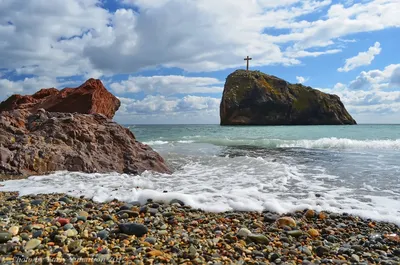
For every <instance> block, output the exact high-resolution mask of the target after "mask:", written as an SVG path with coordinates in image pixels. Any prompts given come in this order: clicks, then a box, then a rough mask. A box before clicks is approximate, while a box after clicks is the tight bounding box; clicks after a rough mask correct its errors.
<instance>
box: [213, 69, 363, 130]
mask: <svg viewBox="0 0 400 265" xmlns="http://www.w3.org/2000/svg"><path fill="white" fill-rule="evenodd" d="M220 118H221V122H220V123H221V125H341V124H356V121H355V120H354V119H353V118H352V117H351V115H350V114H349V113H348V112H347V110H346V108H345V107H344V105H343V103H342V102H341V101H340V98H339V97H338V96H336V95H331V94H327V93H323V92H321V91H319V90H316V89H313V88H311V87H306V86H303V85H301V84H290V83H288V82H286V81H285V80H283V79H280V78H277V77H275V76H270V75H267V74H264V73H261V72H259V71H248V72H247V71H245V70H237V71H235V72H233V73H232V74H230V75H229V76H228V78H227V79H226V83H225V87H224V92H223V96H222V101H221V105H220Z"/></svg>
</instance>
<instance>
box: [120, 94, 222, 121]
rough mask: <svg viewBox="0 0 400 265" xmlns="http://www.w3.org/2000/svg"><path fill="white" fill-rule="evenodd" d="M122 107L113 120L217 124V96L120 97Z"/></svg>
mask: <svg viewBox="0 0 400 265" xmlns="http://www.w3.org/2000/svg"><path fill="white" fill-rule="evenodd" d="M119 99H120V100H121V107H120V109H119V110H118V112H117V113H116V116H115V120H116V121H118V122H121V123H124V124H133V123H134V124H141V123H146V124H148V123H162V124H164V123H192V124H193V123H217V122H219V104H220V102H221V100H220V99H218V98H212V97H198V96H191V95H188V96H185V97H183V98H175V97H165V96H147V97H145V98H144V99H142V100H135V99H131V98H123V97H119Z"/></svg>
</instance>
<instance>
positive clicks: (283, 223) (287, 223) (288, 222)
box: [276, 216, 296, 227]
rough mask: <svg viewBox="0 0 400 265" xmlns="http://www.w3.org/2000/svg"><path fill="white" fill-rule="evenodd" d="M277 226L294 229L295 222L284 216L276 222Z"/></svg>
mask: <svg viewBox="0 0 400 265" xmlns="http://www.w3.org/2000/svg"><path fill="white" fill-rule="evenodd" d="M276 222H277V223H278V225H279V226H281V227H282V226H290V227H296V221H295V220H294V219H293V218H292V217H288V216H284V217H281V218H279V219H278V220H276Z"/></svg>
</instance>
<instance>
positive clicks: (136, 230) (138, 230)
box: [118, 223, 148, 237]
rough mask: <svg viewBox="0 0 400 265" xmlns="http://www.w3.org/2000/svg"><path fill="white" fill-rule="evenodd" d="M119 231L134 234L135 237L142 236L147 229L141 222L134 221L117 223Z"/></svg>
mask: <svg viewBox="0 0 400 265" xmlns="http://www.w3.org/2000/svg"><path fill="white" fill-rule="evenodd" d="M118 227H119V230H120V232H122V233H124V234H127V235H135V236H137V237H142V236H144V235H145V234H147V232H148V229H147V227H146V226H144V225H142V224H136V223H124V224H119V225H118Z"/></svg>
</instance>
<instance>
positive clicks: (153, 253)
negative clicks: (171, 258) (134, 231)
mask: <svg viewBox="0 0 400 265" xmlns="http://www.w3.org/2000/svg"><path fill="white" fill-rule="evenodd" d="M163 254H164V253H163V252H161V251H159V250H156V249H155V250H151V251H149V252H147V255H148V256H150V257H160V256H163Z"/></svg>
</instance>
